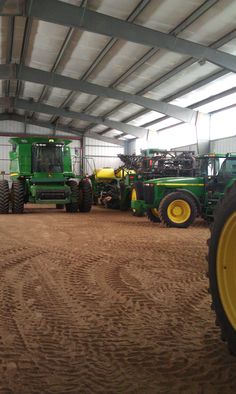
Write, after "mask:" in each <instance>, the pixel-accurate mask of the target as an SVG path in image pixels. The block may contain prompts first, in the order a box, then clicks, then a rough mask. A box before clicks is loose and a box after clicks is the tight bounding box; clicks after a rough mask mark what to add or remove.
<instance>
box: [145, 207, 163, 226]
mask: <svg viewBox="0 0 236 394" xmlns="http://www.w3.org/2000/svg"><path fill="white" fill-rule="evenodd" d="M147 217H148V219H149V220H150V221H151V222H153V223H160V221H161V219H160V216H159V212H158V210H157V208H147Z"/></svg>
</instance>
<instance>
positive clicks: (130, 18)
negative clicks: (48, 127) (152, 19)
mask: <svg viewBox="0 0 236 394" xmlns="http://www.w3.org/2000/svg"><path fill="white" fill-rule="evenodd" d="M217 1H218V0H217ZM149 3H150V0H141V1H140V3H139V4H138V5H137V7H136V8H135V9H134V10H133V11H132V12H131V14H130V15H129V16H128V18H127V19H126V21H127V22H133V21H134V20H135V18H136V17H137V16H138V15H139V14H140V13H141V12H142V11H143V10H144V8H145V7H146V6H147V5H148V4H149ZM117 41H118V40H117V39H116V38H111V39H110V41H109V42H108V43H107V44H106V46H105V47H104V48H103V49H102V51H101V52H100V53H99V54H98V56H97V57H96V59H95V60H94V62H93V63H92V64H91V66H90V67H89V68H88V70H87V71H86V72H85V73H84V74H83V76H82V77H81V79H83V80H85V79H87V78H89V76H90V75H91V74H92V72H93V70H94V69H95V68H96V67H97V66H98V65H99V64H100V63H101V62H102V60H103V59H104V58H105V56H106V54H107V53H108V52H109V51H110V50H111V49H112V48H113V47H114V45H115V44H116V43H117ZM75 96H76V93H75V92H70V93H69V94H68V96H67V98H66V99H65V100H64V101H63V103H62V105H61V107H64V106H65V105H68V104H69V103H71V102H72V101H74V99H75Z"/></svg>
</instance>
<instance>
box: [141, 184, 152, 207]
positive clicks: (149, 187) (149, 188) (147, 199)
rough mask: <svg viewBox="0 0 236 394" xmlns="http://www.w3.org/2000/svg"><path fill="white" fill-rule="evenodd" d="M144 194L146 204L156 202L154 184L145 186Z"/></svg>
mask: <svg viewBox="0 0 236 394" xmlns="http://www.w3.org/2000/svg"><path fill="white" fill-rule="evenodd" d="M143 195H144V201H145V203H146V204H153V203H154V185H153V184H150V185H145V184H144V188H143Z"/></svg>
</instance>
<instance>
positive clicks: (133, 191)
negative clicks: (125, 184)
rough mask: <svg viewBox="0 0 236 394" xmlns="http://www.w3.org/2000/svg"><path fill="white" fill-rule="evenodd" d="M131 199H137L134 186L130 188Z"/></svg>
mask: <svg viewBox="0 0 236 394" xmlns="http://www.w3.org/2000/svg"><path fill="white" fill-rule="evenodd" d="M131 200H132V201H136V200H137V193H136V190H135V188H133V189H132V193H131Z"/></svg>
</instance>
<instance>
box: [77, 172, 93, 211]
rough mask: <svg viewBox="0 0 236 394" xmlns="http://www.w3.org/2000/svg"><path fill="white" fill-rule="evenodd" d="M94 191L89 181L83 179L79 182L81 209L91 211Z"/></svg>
mask: <svg viewBox="0 0 236 394" xmlns="http://www.w3.org/2000/svg"><path fill="white" fill-rule="evenodd" d="M92 203H93V193H92V187H91V184H90V182H89V181H87V180H86V179H82V180H81V181H80V183H79V210H80V212H89V211H90V210H91V208H92Z"/></svg>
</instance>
